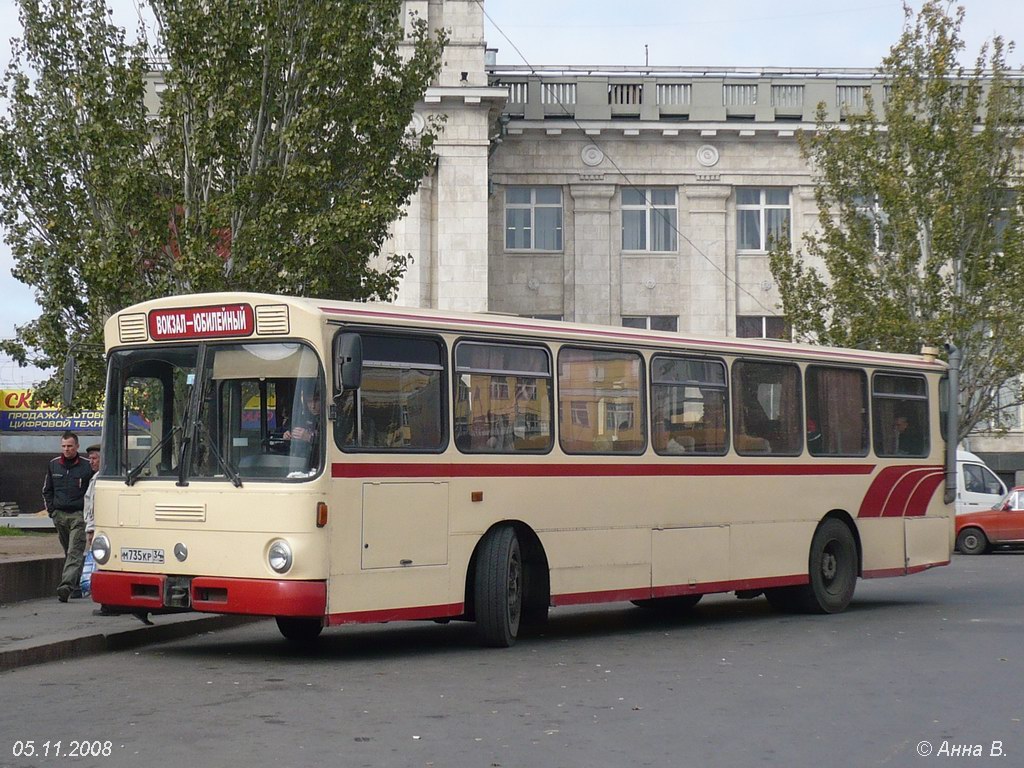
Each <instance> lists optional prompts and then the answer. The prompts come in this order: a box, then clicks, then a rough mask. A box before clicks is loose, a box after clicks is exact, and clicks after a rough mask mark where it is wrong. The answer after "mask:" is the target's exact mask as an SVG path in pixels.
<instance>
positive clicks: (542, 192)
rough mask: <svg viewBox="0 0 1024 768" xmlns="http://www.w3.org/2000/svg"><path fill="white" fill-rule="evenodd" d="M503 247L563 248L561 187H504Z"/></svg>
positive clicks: (512, 248)
mask: <svg viewBox="0 0 1024 768" xmlns="http://www.w3.org/2000/svg"><path fill="white" fill-rule="evenodd" d="M505 248H506V249H507V250H510V251H560V250H562V190H561V189H560V188H559V187H508V188H507V189H506V190H505Z"/></svg>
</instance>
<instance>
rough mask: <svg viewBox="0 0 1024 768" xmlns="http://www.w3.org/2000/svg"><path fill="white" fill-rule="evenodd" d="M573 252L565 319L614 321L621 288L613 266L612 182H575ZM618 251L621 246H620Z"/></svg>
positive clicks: (603, 322)
mask: <svg viewBox="0 0 1024 768" xmlns="http://www.w3.org/2000/svg"><path fill="white" fill-rule="evenodd" d="M569 194H571V195H572V199H573V207H574V209H575V210H574V217H573V232H574V240H573V252H574V254H575V261H574V265H573V266H574V268H573V270H572V276H571V282H570V278H569V276H567V279H566V286H565V319H566V320H574V321H576V322H578V323H599V324H601V325H609V324H611V323H612V319H613V318H612V314H613V307H612V290H613V288H614V289H615V290H616V291H617V290H618V275H617V272H618V270H617V269H612V231H611V230H612V222H611V200H612V196H613V195H614V194H615V186H614V185H612V184H571V185H570V186H569ZM616 253H618V249H616Z"/></svg>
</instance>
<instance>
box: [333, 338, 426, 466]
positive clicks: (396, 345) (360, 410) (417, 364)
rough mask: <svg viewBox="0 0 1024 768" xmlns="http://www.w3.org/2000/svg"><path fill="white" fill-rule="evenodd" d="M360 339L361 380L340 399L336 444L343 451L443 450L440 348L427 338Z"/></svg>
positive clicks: (335, 425) (335, 431)
mask: <svg viewBox="0 0 1024 768" xmlns="http://www.w3.org/2000/svg"><path fill="white" fill-rule="evenodd" d="M360 335H361V338H362V344H363V372H362V374H363V375H362V381H361V382H360V387H359V389H358V390H347V391H345V392H343V393H342V394H341V395H340V396H339V398H338V417H337V419H336V420H335V422H334V439H335V442H336V443H337V444H338V446H339V447H340V448H342V449H343V450H369V451H393V450H412V451H415V450H421V451H439V450H441V449H443V448H444V444H445V438H446V435H445V429H444V422H445V408H444V400H445V398H444V394H443V393H444V386H443V384H444V372H445V366H444V354H443V349H442V345H441V343H440V342H439V341H438V340H436V339H434V338H432V337H425V336H400V335H397V334H395V335H386V334H379V335H378V334H369V333H367V334H360Z"/></svg>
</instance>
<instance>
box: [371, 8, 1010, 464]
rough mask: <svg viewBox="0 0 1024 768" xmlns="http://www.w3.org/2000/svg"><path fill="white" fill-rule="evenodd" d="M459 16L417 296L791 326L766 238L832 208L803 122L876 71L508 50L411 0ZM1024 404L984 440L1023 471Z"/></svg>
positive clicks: (399, 239)
mask: <svg viewBox="0 0 1024 768" xmlns="http://www.w3.org/2000/svg"><path fill="white" fill-rule="evenodd" d="M405 5H406V12H407V13H418V14H419V15H420V16H421V17H423V18H427V19H428V21H429V23H430V25H431V27H434V28H438V27H444V28H446V29H447V30H449V33H450V35H451V43H450V44H449V46H448V49H447V52H446V55H445V62H444V67H443V70H442V73H441V75H440V77H439V80H438V84H437V85H436V86H435V87H433V88H431V89H429V90H428V91H427V94H426V97H425V99H424V101H423V103H422V104H421V105H420V106H421V109H420V110H419V111H418V116H417V117H416V118H415V119H414V124H419V121H420V120H423V119H425V118H426V117H427V116H428V115H430V114H439V113H440V114H444V115H446V116H447V117H446V119H447V122H446V123H445V125H444V128H443V133H442V135H441V139H440V142H439V144H438V165H437V169H436V172H435V173H434V174H433V175H432V176H431V177H430V178H428V179H426V180H425V181H424V184H423V187H422V188H421V190H420V192H419V193H418V194H417V196H416V198H415V199H414V200H413V202H412V204H411V205H410V206H409V215H408V216H407V217H406V218H404V219H402V220H401V221H400V222H398V223H397V224H396V225H395V228H394V237H393V239H392V240H391V241H390V242H389V243H388V246H387V248H386V251H388V252H393V251H397V252H402V253H411V254H412V255H413V262H412V266H411V268H410V270H409V272H408V273H407V274H406V276H405V279H404V281H403V283H402V286H401V288H400V291H399V295H398V298H397V301H398V303H400V304H405V305H408V306H430V307H439V308H449V309H466V310H474V311H483V310H488V311H494V312H506V313H513V314H517V315H528V316H533V317H538V318H551V319H565V320H573V321H579V322H589V323H605V324H610V325H629V326H634V327H648V328H655V329H660V330H670V331H679V332H683V333H701V334H713V335H727V336H768V337H778V338H786V337H787V336H788V329H787V327H786V324H785V322H784V320H783V319H782V317H781V316H780V314H781V310H780V306H779V295H778V291H777V288H776V286H775V283H774V280H773V278H772V274H771V271H770V270H769V266H768V256H767V242H768V239H769V238H770V236H771V235H772V233H778V232H780V231H781V230H782V228H783V227H786V228H788V229H789V230H790V231H791V232H792V233H793V236H794V240H795V241H799V239H800V236H801V234H802V233H803V232H804V231H806V230H809V229H812V228H813V227H815V226H816V224H817V216H818V209H817V206H816V204H815V200H814V186H813V184H814V181H813V178H812V176H811V171H810V169H809V167H808V165H807V163H806V162H805V161H804V160H803V158H802V157H801V154H800V151H799V146H798V142H797V133H798V131H800V130H814V128H815V112H816V110H817V108H818V105H819V103H823V104H824V105H825V107H826V110H827V116H828V118H829V119H832V120H834V121H836V122H841V121H843V120H844V119H845V118H846V117H847V116H848V115H850V114H852V113H855V112H856V111H858V110H861V109H863V108H864V105H865V100H866V98H867V96H868V94H871V96H872V97H873V99H874V101H875V103H878V104H881V103H883V102H884V99H885V85H884V82H883V80H882V79H881V78H880V77H878V75H877V74H876V72H875V70H874V69H867V68H865V69H837V70H820V69H791V68H787V69H781V68H761V69H739V68H737V69H716V70H711V69H700V68H693V67H677V68H657V69H649V68H641V67H610V66H608V67H601V66H595V67H553V66H544V67H523V66H499V65H497V64H495V63H494V57H493V52H491V51H488V50H487V49H486V43H485V41H484V37H483V32H484V28H483V13H482V10H481V8H480V5H479V4H478V3H476V2H475V1H474V0H407V2H406V4H405ZM1019 411H1020V409H1019V408H1018V409H1017V413H1016V414H1015V416H1016V418H1015V419H1014V424H1015V426H1014V428H1013V429H1011V431H1010V434H1009V435H1008V436H1006V437H1004V438H1000V439H995V438H991V437H987V436H978V437H976V438H972V440H971V447H972V448H973V449H975V450H976V451H979V452H981V453H982V455H983V456H984V457H985V458H986V459H987V460H988V461H989V462H990V464H991V465H992V466H993V468H994V469H996V470H997V471H998V472H1000V473H1001V474H1002V475H1003V476H1004V477H1006V478H1007V479H1009V480H1012V479H1013V474H1014V472H1015V471H1017V470H1024V431H1022V430H1021V427H1020V424H1021V419H1020V412H1019Z"/></svg>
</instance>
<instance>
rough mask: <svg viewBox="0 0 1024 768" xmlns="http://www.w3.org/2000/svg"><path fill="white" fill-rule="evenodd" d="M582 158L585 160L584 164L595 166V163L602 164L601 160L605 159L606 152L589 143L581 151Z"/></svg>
mask: <svg viewBox="0 0 1024 768" xmlns="http://www.w3.org/2000/svg"><path fill="white" fill-rule="evenodd" d="M580 159H581V160H583V164H584V165H587V166H590V167H591V168H593V167H594V166H595V165H600V164H601V161H603V160H604V152H602V151H601V148H600V147H599V146H597V145H595V144H587V146H585V147H584V148H583V149H582V150H581V151H580Z"/></svg>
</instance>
